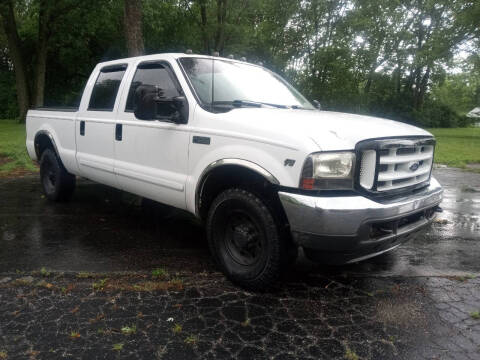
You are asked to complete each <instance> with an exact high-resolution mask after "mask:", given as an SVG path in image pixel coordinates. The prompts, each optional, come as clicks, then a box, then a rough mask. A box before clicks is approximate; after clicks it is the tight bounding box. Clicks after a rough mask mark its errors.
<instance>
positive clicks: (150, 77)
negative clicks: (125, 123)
mask: <svg viewBox="0 0 480 360" xmlns="http://www.w3.org/2000/svg"><path fill="white" fill-rule="evenodd" d="M141 85H143V86H144V87H151V88H152V89H151V90H152V91H154V90H155V86H158V87H160V89H161V90H162V92H163V96H164V97H165V98H172V97H175V96H179V95H180V94H179V92H178V89H177V87H176V86H175V83H174V82H173V79H172V77H171V76H170V72H169V70H168V69H167V68H166V67H164V66H163V65H162V64H158V63H153V64H143V65H142V64H140V65H139V66H138V68H137V71H136V72H135V76H134V77H133V81H132V85H131V86H130V90H129V92H128V98H127V104H126V106H125V111H133V110H134V109H135V105H136V104H135V101H136V97H135V91H136V90H137V88H138V87H139V86H141Z"/></svg>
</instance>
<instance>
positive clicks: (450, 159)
mask: <svg viewBox="0 0 480 360" xmlns="http://www.w3.org/2000/svg"><path fill="white" fill-rule="evenodd" d="M428 131H430V132H431V133H432V134H433V135H435V138H436V139H437V147H436V149H435V162H436V163H440V164H446V165H448V166H453V167H459V168H465V167H466V165H467V164H474V163H477V164H478V163H480V128H453V129H428Z"/></svg>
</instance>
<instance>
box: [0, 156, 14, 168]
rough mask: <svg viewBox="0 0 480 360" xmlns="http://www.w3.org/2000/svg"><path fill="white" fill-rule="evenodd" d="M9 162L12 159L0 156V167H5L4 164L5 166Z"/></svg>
mask: <svg viewBox="0 0 480 360" xmlns="http://www.w3.org/2000/svg"><path fill="white" fill-rule="evenodd" d="M11 161H12V159H10V158H9V157H8V156H5V155H1V154H0V166H2V165H5V164H7V163H9V162H11Z"/></svg>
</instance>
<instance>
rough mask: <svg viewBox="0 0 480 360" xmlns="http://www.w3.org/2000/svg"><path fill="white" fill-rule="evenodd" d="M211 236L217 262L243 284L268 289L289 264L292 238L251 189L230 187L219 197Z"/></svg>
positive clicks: (209, 224)
mask: <svg viewBox="0 0 480 360" xmlns="http://www.w3.org/2000/svg"><path fill="white" fill-rule="evenodd" d="M207 235H208V241H209V246H210V250H211V252H212V255H213V257H214V259H215V262H216V263H217V265H218V266H219V267H220V269H221V270H222V271H223V272H224V273H225V275H226V276H227V277H228V278H229V279H230V280H231V281H233V282H235V283H237V284H239V285H241V286H243V287H246V288H249V289H255V290H260V289H264V288H265V287H267V286H269V285H271V284H272V283H273V282H274V281H275V280H276V279H277V278H278V277H279V275H280V273H281V271H282V270H284V269H285V267H286V266H287V265H288V262H289V261H288V260H289V250H290V239H289V238H288V236H286V234H285V230H283V228H282V226H281V224H280V221H279V220H277V216H276V213H275V211H274V210H271V209H270V208H269V207H267V205H266V202H264V201H262V199H261V198H260V197H258V196H257V195H255V194H253V193H251V192H249V191H247V190H243V189H228V190H226V191H224V192H222V193H221V194H220V195H218V196H217V198H216V199H215V200H214V201H213V203H212V205H211V207H210V210H209V213H208V218H207Z"/></svg>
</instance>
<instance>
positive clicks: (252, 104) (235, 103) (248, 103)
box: [212, 100, 288, 109]
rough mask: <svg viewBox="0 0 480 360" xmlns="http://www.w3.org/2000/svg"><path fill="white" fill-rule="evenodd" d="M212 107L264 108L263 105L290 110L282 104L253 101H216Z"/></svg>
mask: <svg viewBox="0 0 480 360" xmlns="http://www.w3.org/2000/svg"><path fill="white" fill-rule="evenodd" d="M212 105H232V106H233V107H249V106H250V107H262V106H263V105H266V106H272V107H276V108H279V109H288V106H286V105H280V104H271V103H266V102H261V101H251V100H233V101H214V102H213V103H212Z"/></svg>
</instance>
